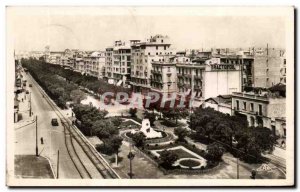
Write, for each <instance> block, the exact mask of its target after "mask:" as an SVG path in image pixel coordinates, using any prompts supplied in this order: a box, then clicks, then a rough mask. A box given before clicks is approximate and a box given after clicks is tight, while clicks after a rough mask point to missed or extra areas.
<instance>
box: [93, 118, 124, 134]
mask: <svg viewBox="0 0 300 192" xmlns="http://www.w3.org/2000/svg"><path fill="white" fill-rule="evenodd" d="M92 131H93V133H94V134H96V135H97V137H99V138H100V139H103V138H110V137H111V136H112V135H115V134H118V133H119V130H118V128H117V127H116V126H114V124H113V123H112V122H111V121H110V120H109V119H102V120H98V121H95V122H94V123H93V126H92Z"/></svg>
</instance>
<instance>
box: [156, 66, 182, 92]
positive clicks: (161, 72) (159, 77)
mask: <svg viewBox="0 0 300 192" xmlns="http://www.w3.org/2000/svg"><path fill="white" fill-rule="evenodd" d="M176 77H177V75H176V64H174V63H168V62H164V63H161V62H153V63H152V70H151V75H150V85H151V90H152V91H155V92H159V93H161V94H166V93H167V94H168V97H169V96H170V94H173V93H176V92H177V83H176Z"/></svg>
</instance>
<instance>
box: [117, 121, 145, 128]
mask: <svg viewBox="0 0 300 192" xmlns="http://www.w3.org/2000/svg"><path fill="white" fill-rule="evenodd" d="M139 127H141V126H140V125H138V124H136V123H134V122H132V121H130V120H128V121H125V122H122V123H121V125H120V128H132V129H135V128H139Z"/></svg>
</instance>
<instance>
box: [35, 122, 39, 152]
mask: <svg viewBox="0 0 300 192" xmlns="http://www.w3.org/2000/svg"><path fill="white" fill-rule="evenodd" d="M35 155H36V156H39V149H38V129H37V116H36V117H35Z"/></svg>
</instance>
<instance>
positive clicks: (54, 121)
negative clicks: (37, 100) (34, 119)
mask: <svg viewBox="0 0 300 192" xmlns="http://www.w3.org/2000/svg"><path fill="white" fill-rule="evenodd" d="M51 125H52V126H58V121H57V119H56V118H53V119H51Z"/></svg>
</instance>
